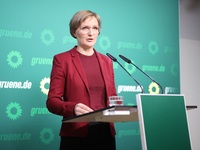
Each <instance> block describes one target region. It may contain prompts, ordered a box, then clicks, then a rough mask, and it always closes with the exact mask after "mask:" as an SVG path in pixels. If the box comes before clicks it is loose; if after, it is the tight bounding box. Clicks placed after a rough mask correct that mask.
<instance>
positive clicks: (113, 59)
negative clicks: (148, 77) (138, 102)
mask: <svg viewBox="0 0 200 150" xmlns="http://www.w3.org/2000/svg"><path fill="white" fill-rule="evenodd" d="M106 55H107V56H108V57H109V58H110V59H111V60H112V61H114V62H117V63H118V64H119V65H120V66H121V67H122V68H123V69H124V70H125V71H126V72H127V73H128V74H129V76H130V77H131V78H132V79H133V80H134V81H135V82H136V83H137V84H138V85H139V86H140V88H141V93H144V91H143V88H142V86H141V84H140V83H139V82H138V81H137V80H136V79H135V78H134V77H133V76H132V75H131V74H130V73H129V72H128V71H127V70H126V69H125V68H124V67H123V66H122V65H121V64H120V63H119V62H118V61H117V59H116V58H115V57H114V56H112V55H111V54H109V53H106Z"/></svg>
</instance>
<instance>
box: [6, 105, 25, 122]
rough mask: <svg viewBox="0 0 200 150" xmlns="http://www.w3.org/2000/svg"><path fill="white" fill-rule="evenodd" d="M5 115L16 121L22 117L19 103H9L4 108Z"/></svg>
mask: <svg viewBox="0 0 200 150" xmlns="http://www.w3.org/2000/svg"><path fill="white" fill-rule="evenodd" d="M6 113H7V116H8V118H10V119H11V120H17V119H18V118H19V117H20V116H21V115H22V109H21V106H20V105H19V103H16V102H11V103H10V104H9V105H8V106H7V107H6Z"/></svg>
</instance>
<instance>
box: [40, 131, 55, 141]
mask: <svg viewBox="0 0 200 150" xmlns="http://www.w3.org/2000/svg"><path fill="white" fill-rule="evenodd" d="M40 139H41V141H42V143H44V144H49V143H51V142H52V141H53V140H54V134H53V131H52V129H51V128H44V129H42V130H41V132H40Z"/></svg>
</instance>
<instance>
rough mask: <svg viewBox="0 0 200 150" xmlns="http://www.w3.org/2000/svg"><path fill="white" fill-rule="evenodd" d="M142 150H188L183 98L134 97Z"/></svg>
mask: <svg viewBox="0 0 200 150" xmlns="http://www.w3.org/2000/svg"><path fill="white" fill-rule="evenodd" d="M136 101H137V108H138V118H139V125H140V134H141V141H142V149H143V150H191V149H192V148H191V144H190V135H189V129H188V123H187V113H186V106H185V100H184V95H180V94H169V95H167V94H157V95H151V94H138V95H136Z"/></svg>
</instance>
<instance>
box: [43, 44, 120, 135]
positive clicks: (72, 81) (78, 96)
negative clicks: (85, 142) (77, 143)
mask: <svg viewBox="0 0 200 150" xmlns="http://www.w3.org/2000/svg"><path fill="white" fill-rule="evenodd" d="M95 53H96V54H97V59H98V61H99V64H100V68H101V71H102V74H103V79H104V81H105V86H106V96H107V106H108V97H109V96H110V95H116V88H115V83H114V71H113V64H112V61H111V60H110V59H109V58H108V57H107V56H105V55H103V54H100V53H98V52H96V51H95ZM89 102H90V93H89V86H88V82H87V78H86V75H85V72H84V69H83V66H82V64H81V60H80V58H79V54H78V52H77V50H76V47H74V48H73V49H71V50H69V51H67V52H63V53H60V54H57V55H55V56H54V59H53V66H52V71H51V79H50V88H49V93H48V99H47V101H46V105H47V108H48V110H49V111H50V112H52V113H54V114H57V115H60V116H63V117H72V116H75V113H74V107H75V105H76V104H77V103H84V104H86V105H88V106H89V107H90V103H89ZM110 128H111V133H112V135H113V136H114V135H115V129H114V124H113V123H110ZM87 133H88V122H79V123H62V126H61V130H60V136H74V137H85V136H86V135H87Z"/></svg>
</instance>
